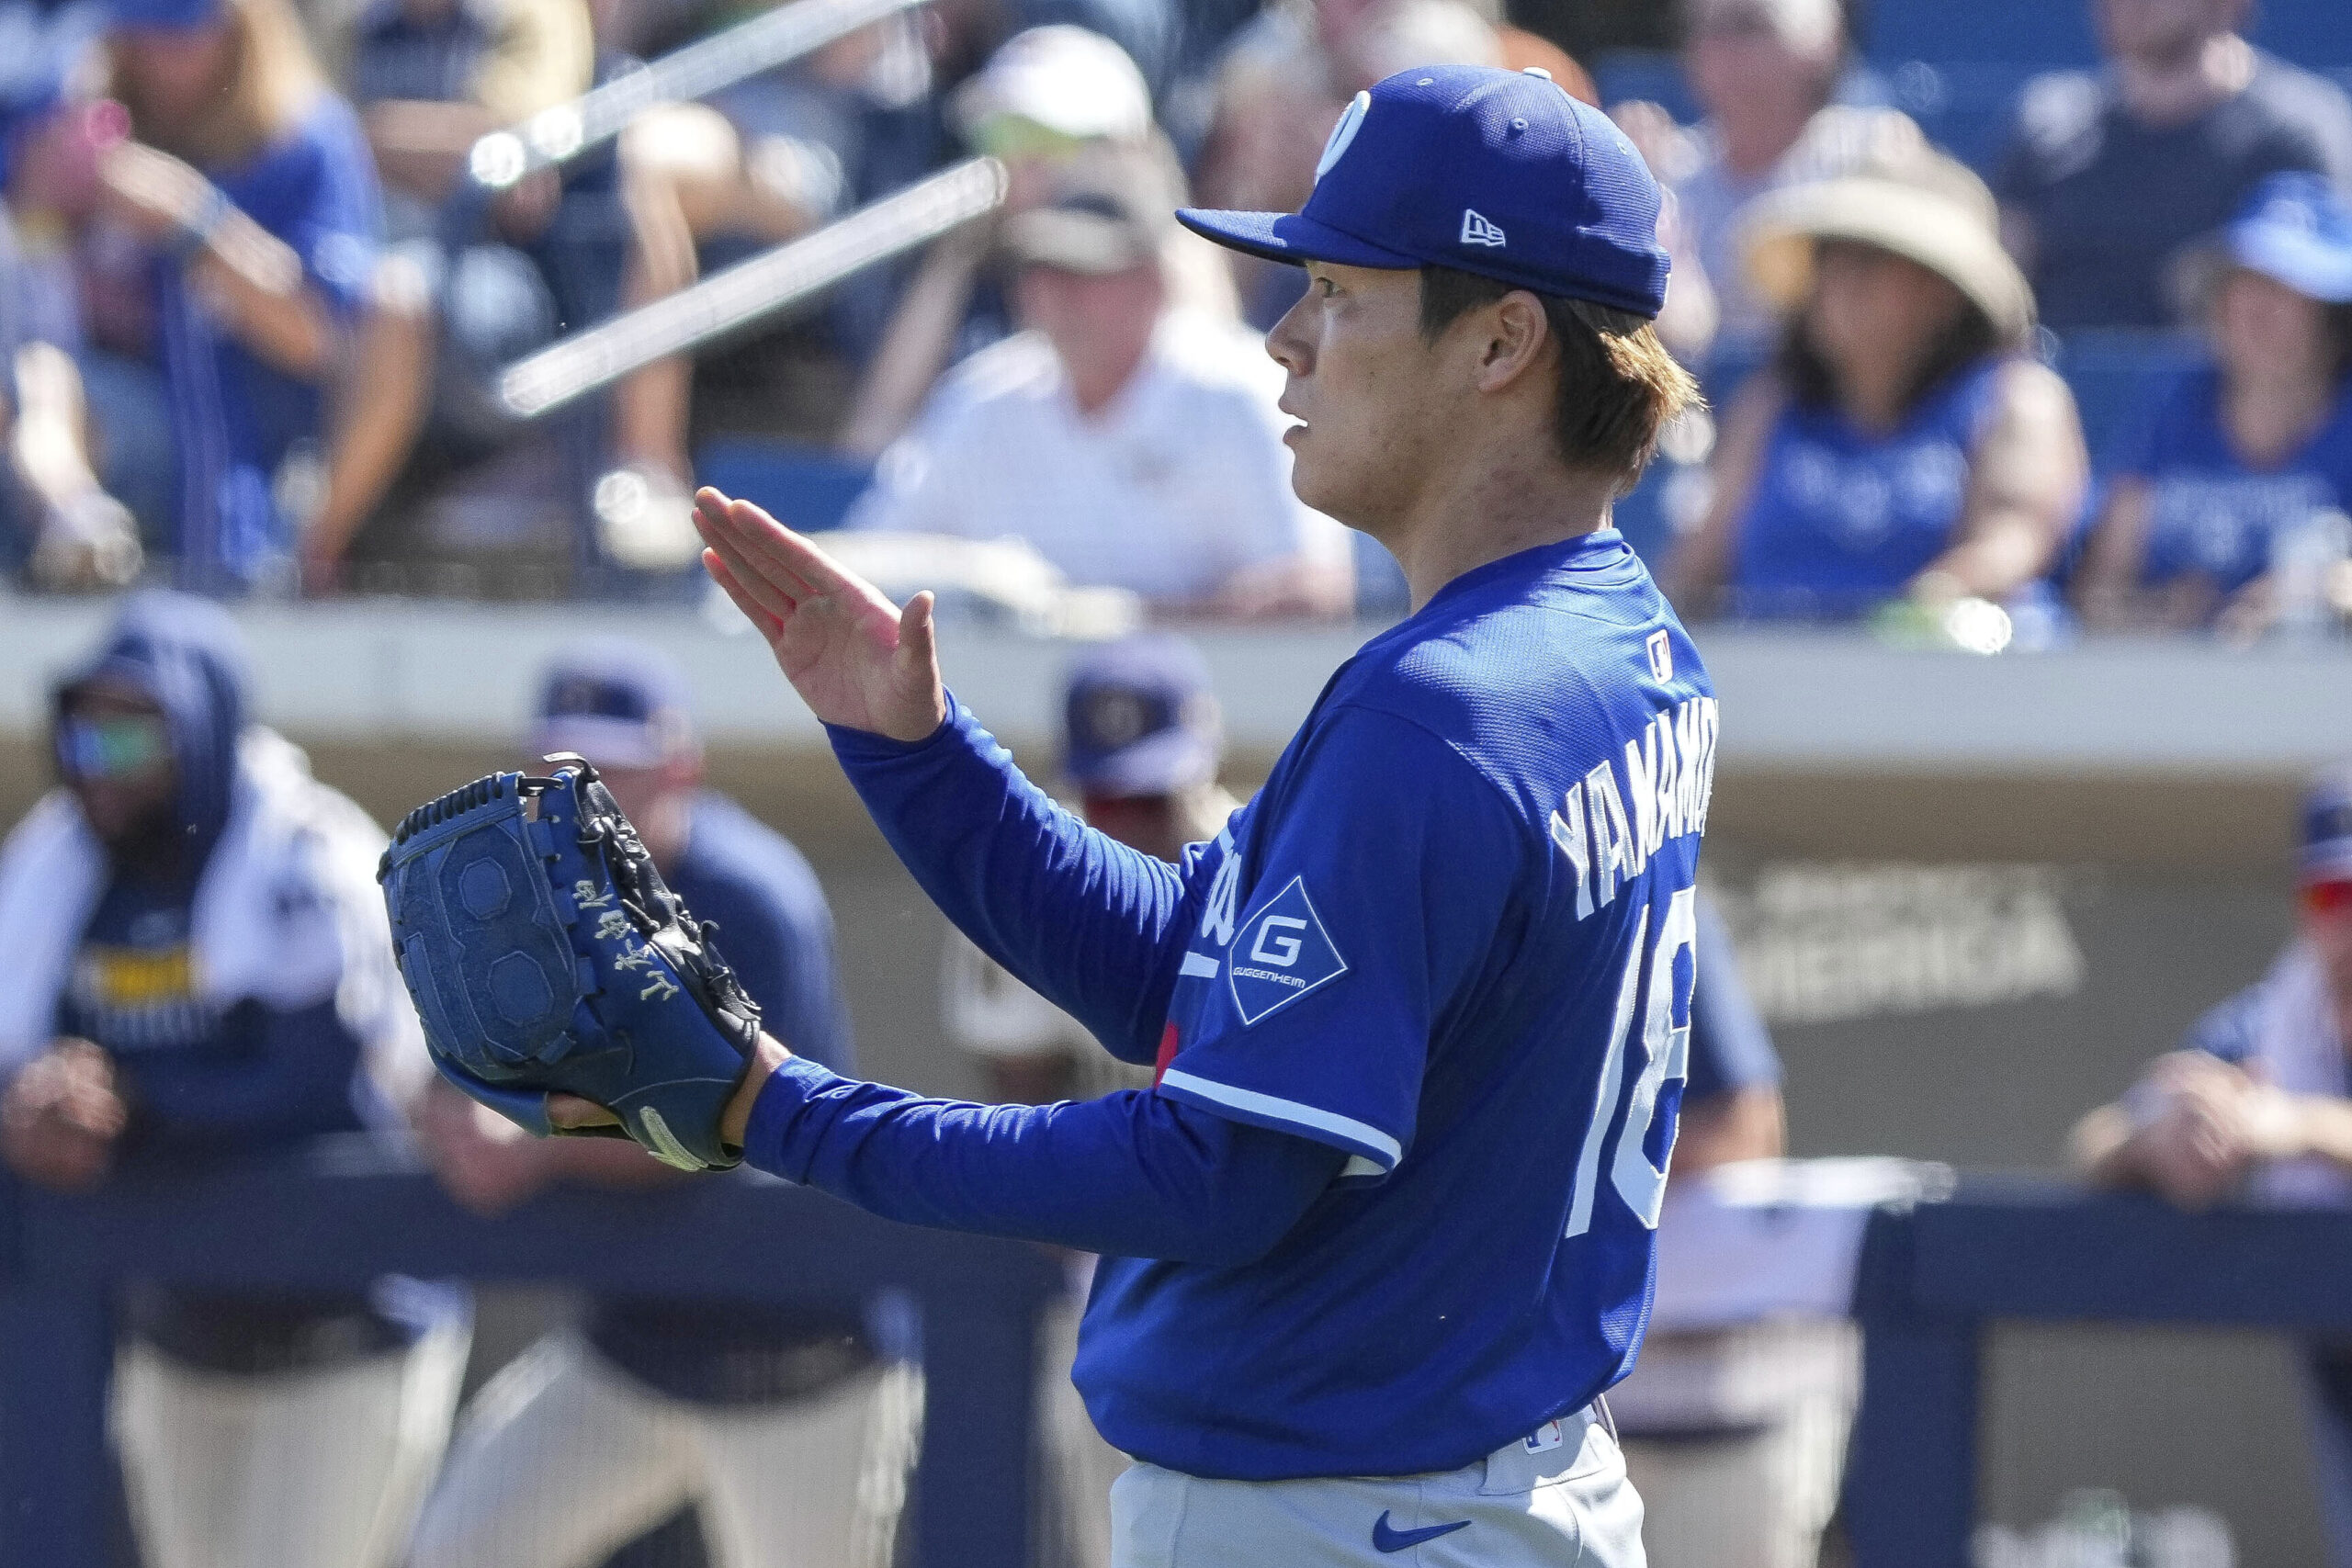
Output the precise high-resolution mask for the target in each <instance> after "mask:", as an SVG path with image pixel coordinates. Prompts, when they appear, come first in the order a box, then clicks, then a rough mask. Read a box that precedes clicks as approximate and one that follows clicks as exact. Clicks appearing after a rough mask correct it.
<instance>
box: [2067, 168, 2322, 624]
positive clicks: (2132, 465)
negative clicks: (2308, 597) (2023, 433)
mask: <svg viewBox="0 0 2352 1568" xmlns="http://www.w3.org/2000/svg"><path fill="white" fill-rule="evenodd" d="M2210 261H2211V265H2209V268H2208V270H2209V272H2211V274H2212V277H2211V283H2210V286H2209V288H2208V290H2207V298H2206V301H2205V308H2206V319H2205V327H2206V334H2205V335H2206V342H2207V344H2208V350H2209V352H2208V357H2207V359H2206V362H2205V363H2204V364H2202V365H2200V366H2198V367H2196V368H2194V369H2192V370H2190V371H2188V373H2187V374H2186V375H2183V376H2180V377H2177V378H2173V379H2171V380H2169V381H2167V383H2166V384H2165V386H2163V387H2162V388H2160V389H2155V392H2154V396H2153V397H2152V399H2151V400H2150V407H2149V409H2148V410H2147V412H2146V414H2145V415H2144V417H2143V421H2142V423H2141V426H2140V428H2139V430H2138V432H2137V433H2136V435H2135V437H2134V438H2133V439H2132V441H2131V445H2130V446H2128V447H2127V448H2126V449H2125V450H2124V451H2123V452H2122V453H2121V454H2120V459H2119V460H2118V461H2117V462H2116V463H2115V464H2114V479H2113V482H2112V484H2111V485H2110V486H2109V490H2108V493H2107V501H2106V504H2105V505H2104V506H2103V507H2102V508H2101V509H2100V512H2099V516H2098V523H2097V525H2095V526H2094V528H2093V530H2092V532H2091V535H2090V537H2089V539H2088V540H2087V541H2086V544H2085V547H2084V555H2083V566H2082V571H2081V573H2080V575H2079V577H2078V578H2077V580H2076V583H2075V592H2076V597H2077V599H2078V600H2079V602H2080V604H2081V606H2082V611H2083V617H2084V619H2085V620H2086V621H2087V622H2089V623H2090V624H2091V625H2093V626H2102V627H2135V626H2138V627H2145V626H2157V627H2165V628H2177V627H2196V626H2213V627H2215V628H2216V629H2217V630H2219V631H2221V632H2222V633H2223V634H2224V635H2228V636H2232V637H2252V636H2255V635H2256V634H2258V633H2259V632H2261V631H2262V630H2263V629H2264V627H2265V626H2267V624H2268V623H2269V620H2270V617H2271V615H2272V613H2273V611H2274V609H2275V605H2274V604H2273V603H2272V594H2271V589H2272V583H2271V580H2270V554H2271V549H2272V547H2273V546H2274V545H2275V544H2276V542H2277V541H2278V537H2279V536H2280V535H2281V534H2283V533H2286V532H2288V531H2289V530H2290V529H2292V528H2293V527H2295V526H2296V525H2298V524H2300V523H2301V522H2303V521H2305V520H2306V519H2308V518H2309V517H2310V516H2311V515H2312V513H2319V512H2327V511H2337V512H2341V511H2344V510H2346V508H2348V507H2352V206H2347V205H2346V202H2345V199H2344V197H2342V196H2340V195H2339V194H2337V192H2336V191H2335V188H2334V187H2333V186H2330V185H2329V184H2328V183H2327V182H2326V181H2325V180H2324V179H2322V178H2320V177H2319V176H2318V175H2274V176H2272V177H2271V178H2270V179H2268V180H2266V181H2264V182H2263V184H2262V185H2261V186H2258V187H2256V191H2255V193H2254V196H2253V197H2252V198H2251V199H2250V200H2249V201H2248V202H2247V203H2246V205H2245V209H2243V210H2242V211H2240V212H2239V214H2238V215H2237V217H2236V219H2235V220H2233V221H2232V223H2231V224H2230V226H2229V228H2228V230H2227V231H2225V232H2224V233H2223V235H2222V239H2221V243H2220V244H2219V245H2218V246H2217V247H2216V250H2215V254H2213V255H2212V256H2211V258H2210Z"/></svg>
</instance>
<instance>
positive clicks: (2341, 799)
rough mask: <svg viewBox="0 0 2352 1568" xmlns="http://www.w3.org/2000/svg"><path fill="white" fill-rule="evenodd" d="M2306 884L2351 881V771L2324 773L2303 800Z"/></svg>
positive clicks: (2303, 862) (2303, 858) (2303, 855)
mask: <svg viewBox="0 0 2352 1568" xmlns="http://www.w3.org/2000/svg"><path fill="white" fill-rule="evenodd" d="M2301 859H2302V866H2301V870H2302V874H2303V880H2304V881H2305V882H2339V881H2342V880H2344V879H2346V878H2347V877H2352V768H2339V769H2337V770H2335V772H2333V773H2323V774H2322V775H2320V777H2319V778H2318V779H2317V780H2315V781H2314V782H2313V783H2312V787H2311V790H2310V793H2308V794H2307V795H2304V796H2303V852H2302V857H2301Z"/></svg>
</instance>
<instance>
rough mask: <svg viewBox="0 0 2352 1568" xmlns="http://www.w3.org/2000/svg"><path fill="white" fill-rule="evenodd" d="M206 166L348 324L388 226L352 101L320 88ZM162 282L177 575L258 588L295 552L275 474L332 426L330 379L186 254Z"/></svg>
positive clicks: (198, 582)
mask: <svg viewBox="0 0 2352 1568" xmlns="http://www.w3.org/2000/svg"><path fill="white" fill-rule="evenodd" d="M205 172H206V174H208V175H209V176H210V177H211V179H212V182H213V183H214V184H215V185H216V186H219V187H220V192H221V194H222V195H223V196H225V197H228V198H229V200H230V201H231V202H232V203H234V204H235V206H236V207H237V209H238V210H240V211H242V212H243V213H244V214H245V216H246V217H248V218H251V219H252V220H254V222H255V223H258V224H259V225H261V227H263V228H264V229H266V230H267V231H269V232H270V233H271V234H273V235H275V236H277V238H278V239H280V240H283V241H285V242H286V243H287V244H288V246H289V247H291V248H292V250H293V252H294V254H296V255H297V256H299V257H300V259H301V263H302V280H303V282H304V284H305V285H307V286H308V287H309V288H311V289H312V290H313V291H314V292H315V293H316V295H317V296H318V298H319V299H322V300H323V301H324V302H325V304H326V306H327V308H328V310H330V311H331V312H332V314H333V316H334V321H335V324H336V326H337V327H338V328H343V329H348V328H350V327H351V326H352V325H353V324H354V323H355V322H356V321H357V319H358V315H359V311H360V309H361V306H362V305H363V304H364V302H365V300H366V298H367V289H368V282H369V280H370V278H371V277H372V276H373V274H374V268H375V263H376V246H377V243H378V241H379V238H380V236H381V233H382V228H383V216H382V210H381V208H382V204H381V201H380V200H379V197H378V195H377V188H376V165H375V161H374V159H373V157H372V156H371V155H370V153H369V152H368V140H367V137H366V135H365V133H364V132H362V131H361V130H360V128H359V120H358V117H357V116H356V115H354V114H353V113H352V112H351V107H350V106H349V105H347V104H345V102H344V101H343V100H342V99H340V98H336V97H332V96H328V97H322V98H321V99H320V100H319V101H318V102H317V103H316V104H315V105H313V106H312V107H311V109H310V110H309V111H308V112H307V113H306V114H304V115H303V116H302V118H300V120H299V121H297V122H296V123H295V125H294V126H293V127H292V128H291V129H289V130H288V131H287V132H286V134H285V135H283V136H281V137H280V138H278V139H277V141H274V142H272V143H270V144H269V145H268V146H266V147H265V148H263V149H262V150H261V151H260V152H256V153H254V155H253V156H252V157H251V158H249V159H247V160H246V161H245V162H243V164H238V165H236V166H234V167H232V168H216V169H208V170H206V171H205ZM155 288H156V305H157V311H156V314H157V320H158V321H159V322H160V323H161V325H162V329H163V362H164V379H165V382H166V384H167V386H168V387H169V389H170V394H171V404H172V431H173V434H174V436H175V439H176V441H177V443H178V446H179V459H180V486H181V489H180V510H179V529H180V536H179V539H178V540H177V541H176V554H177V555H178V556H179V558H180V575H181V578H182V579H183V581H184V582H185V583H186V585H187V586H188V587H191V588H197V589H202V590H206V591H209V592H222V591H236V590H242V589H247V588H252V587H254V586H255V585H257V584H260V583H264V582H266V581H270V580H271V579H272V578H273V577H274V576H277V575H280V574H282V573H283V572H284V571H285V570H287V569H288V563H289V561H290V559H291V558H292V555H293V550H294V542H295V541H294V531H293V524H292V521H291V520H290V519H289V518H288V517H287V516H286V514H285V513H282V512H281V511H280V510H279V508H278V505H277V498H276V495H275V493H274V491H273V486H274V485H275V483H276V481H277V469H278V466H279V465H280V464H281V463H282V462H284V461H285V459H286V457H287V455H288V453H289V452H291V451H292V450H293V448H294V446H295V444H296V443H297V442H300V441H304V440H317V439H322V437H323V435H324V434H325V432H324V416H325V402H324V391H323V389H322V387H321V386H319V385H316V384H313V383H311V382H309V381H305V380H302V379H300V378H297V377H294V376H290V375H288V374H287V373H286V372H285V371H283V370H281V369H279V368H277V367H276V366H274V365H271V364H269V363H268V362H267V361H266V360H264V359H262V358H260V357H259V356H258V355H254V353H253V352H252V351H251V350H249V349H247V348H246V347H245V346H244V345H243V344H241V343H239V342H238V341H237V340H236V339H235V338H234V337H233V336H232V334H231V333H229V331H228V330H227V329H226V328H225V327H223V326H222V325H221V324H220V321H218V319H217V317H216V314H215V312H214V311H213V310H211V309H210V308H209V306H208V305H207V304H206V303H205V301H204V300H203V299H202V298H201V297H200V291H198V290H197V289H195V288H191V287H189V284H188V280H187V268H186V267H185V266H183V265H181V264H180V263H178V262H175V261H172V260H169V259H164V260H159V261H158V262H157V263H156V264H155Z"/></svg>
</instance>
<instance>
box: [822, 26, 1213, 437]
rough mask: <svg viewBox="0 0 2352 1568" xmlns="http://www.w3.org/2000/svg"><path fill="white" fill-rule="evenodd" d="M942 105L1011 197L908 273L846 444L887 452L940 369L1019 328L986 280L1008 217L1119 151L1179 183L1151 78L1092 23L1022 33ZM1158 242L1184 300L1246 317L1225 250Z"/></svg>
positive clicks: (847, 426)
mask: <svg viewBox="0 0 2352 1568" xmlns="http://www.w3.org/2000/svg"><path fill="white" fill-rule="evenodd" d="M946 108H947V114H948V118H949V119H950V120H951V121H952V122H953V123H954V125H955V127H956V130H958V131H959V132H960V134H961V135H962V136H963V138H964V140H965V141H966V142H967V143H968V144H969V145H970V146H971V148H972V149H973V151H975V152H983V153H986V154H988V155H989V156H991V157H994V158H996V159H998V160H999V161H1000V162H1001V163H1002V164H1004V166H1005V170H1006V174H1007V176H1008V188H1007V191H1006V195H1005V205H1004V207H1003V209H1001V212H1000V213H999V214H998V215H997V219H996V220H995V221H994V222H991V223H974V224H967V226H965V227H964V228H963V229H960V230H958V231H956V232H955V233H952V234H949V235H947V236H945V237H944V238H943V239H942V240H940V241H939V242H938V243H935V244H933V246H932V247H931V248H930V250H929V251H928V252H927V253H926V254H925V255H924V257H923V261H922V265H921V267H920V268H918V269H917V271H916V272H915V274H914V276H913V277H912V278H911V279H910V281H909V283H908V286H907V289H906V293H905V296H904V297H903V298H902V299H900V301H899V306H898V309H897V310H895V311H894V312H893V313H892V315H891V319H890V321H889V324H888V327H887V328H886V329H885V331H884V333H883V334H882V336H881V340H880V342H879V344H878V345H877V346H876V349H875V352H874V355H873V358H872V361H871V363H870V364H869V365H868V366H867V367H866V369H865V376H864V378H863V379H862V381H861V382H860V385H859V387H858V390H857V396H856V398H855V400H854V403H853V404H852V406H851V408H850V410H849V413H848V416H847V417H846V418H845V419H844V420H843V422H842V430H841V437H840V444H841V446H842V448H843V449H844V450H846V451H848V452H850V453H851V454H853V455H854V456H856V457H877V456H879V455H880V454H881V453H882V452H883V451H884V450H885V449H886V448H887V447H888V446H889V445H890V443H891V442H893V441H895V440H897V439H898V438H899V436H900V435H902V434H905V433H906V431H907V429H908V427H909V426H910V424H911V423H913V421H914V418H915V415H916V412H917V411H918V410H920V409H921V408H922V404H923V400H924V399H926V398H927V397H929V396H930V394H931V392H932V390H933V388H934V387H935V386H936V385H937V383H938V381H939V378H940V375H941V373H942V372H943V371H944V370H945V369H947V368H948V367H950V366H951V365H954V364H956V362H958V361H960V360H962V359H963V358H965V357H966V356H967V355H971V354H973V353H976V352H977V351H978V350H979V349H981V348H984V347H986V346H988V345H989V344H993V343H996V342H998V341H999V340H1001V338H1003V337H1005V336H1007V335H1009V334H1010V333H1011V332H1012V330H1013V328H1014V323H1013V322H1012V320H1011V302H1010V301H1009V300H1008V299H1005V298H1004V297H1003V295H1002V293H1001V291H1000V290H998V289H996V288H993V287H991V285H992V282H993V280H992V279H991V278H990V277H989V276H988V274H987V267H988V265H989V262H990V261H992V260H993V259H995V257H996V254H997V251H998V243H999V241H1000V239H1001V232H1002V229H1001V226H1002V224H1003V223H1005V222H1008V221H1010V220H1012V218H1013V217H1016V216H1018V215H1019V214H1020V213H1022V212H1024V211H1026V210H1028V209H1030V208H1033V207H1035V206H1036V205H1037V204H1039V203H1040V202H1042V201H1045V200H1046V199H1047V197H1049V196H1050V195H1051V194H1052V192H1053V189H1054V186H1055V183H1056V182H1057V180H1058V179H1059V178H1060V177H1061V176H1062V175H1063V173H1064V172H1065V171H1066V170H1067V169H1068V168H1069V165H1070V164H1071V163H1072V162H1073V161H1074V160H1077V159H1080V158H1082V157H1085V156H1088V155H1090V154H1092V153H1097V152H1115V153H1119V154H1123V155H1125V156H1128V157H1131V158H1133V159H1135V160H1136V161H1137V162H1138V163H1143V162H1149V163H1153V164H1159V169H1158V171H1157V172H1156V174H1155V175H1154V178H1155V179H1156V181H1157V182H1158V183H1159V184H1160V185H1162V186H1166V187H1167V188H1168V189H1169V190H1170V191H1172V192H1179V193H1181V191H1182V186H1183V175H1182V171H1181V169H1180V168H1179V167H1178V164H1177V163H1176V156H1175V151H1174V149H1173V148H1171V147H1170V146H1169V144H1168V140H1167V138H1166V137H1165V136H1163V135H1162V134H1161V133H1160V130H1159V126H1158V124H1157V123H1156V122H1155V121H1154V120H1153V118H1152V108H1151V91H1150V88H1149V86H1148V84H1147V83H1146V82H1145V80H1144V75H1143V73H1142V72H1141V71H1139V70H1138V69H1136V63H1135V62H1134V61H1132V60H1130V59H1129V58H1128V57H1127V56H1126V54H1125V51H1122V50H1121V48H1120V47H1119V45H1117V44H1116V43H1114V42H1113V41H1112V40H1111V39H1108V38H1105V37H1103V36H1101V35H1099V34H1096V33H1093V32H1090V31H1088V30H1087V29H1086V28H1080V27H1075V26H1072V25H1070V24H1069V23H1067V22H1056V23H1052V24H1050V25H1047V26H1044V27H1035V28H1029V29H1027V30H1026V31H1023V32H1019V33H1015V34H1014V35H1013V36H1012V38H1010V39H1006V40H1005V41H1004V45H1003V47H1002V48H1001V49H999V50H998V51H996V52H995V53H994V54H993V55H992V56H990V57H989V62H988V65H987V67H986V68H985V69H983V70H981V71H979V72H978V73H976V74H974V75H973V76H972V77H971V79H970V80H968V81H967V82H965V83H964V84H963V85H961V86H959V87H957V88H956V91H955V93H954V94H953V95H952V96H951V97H950V98H949V99H948V102H947V105H946ZM1160 246H1161V261H1162V265H1163V269H1164V276H1166V278H1167V280H1168V285H1169V288H1170V292H1171V293H1172V295H1173V296H1174V298H1175V299H1176V301H1177V302H1178V303H1179V304H1180V305H1182V307H1184V308H1185V309H1187V310H1197V311H1201V312H1204V313H1206V314H1209V315H1214V316H1226V317H1231V316H1234V315H1236V314H1238V310H1239V306H1238V302H1237V300H1236V299H1235V297H1234V293H1233V276H1232V274H1231V272H1230V271H1229V270H1228V269H1227V265H1226V262H1225V253H1224V252H1222V251H1220V250H1218V249H1217V248H1216V246H1214V245H1211V244H1210V243H1208V242H1207V241H1205V240H1204V239H1202V238H1201V237H1200V236H1199V235H1197V234H1194V233H1192V232H1190V231H1187V230H1183V229H1180V228H1178V227H1177V226H1176V225H1175V224H1172V223H1171V224H1169V225H1168V226H1167V232H1166V233H1165V234H1163V235H1162V236H1161V238H1160Z"/></svg>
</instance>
